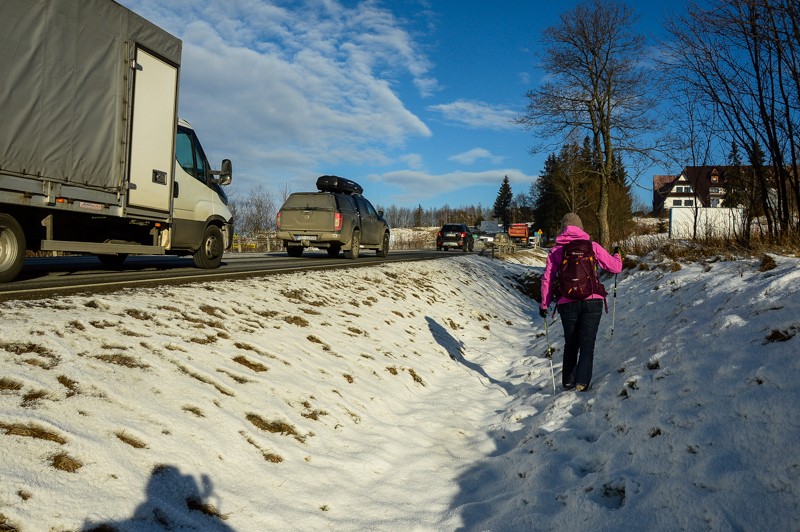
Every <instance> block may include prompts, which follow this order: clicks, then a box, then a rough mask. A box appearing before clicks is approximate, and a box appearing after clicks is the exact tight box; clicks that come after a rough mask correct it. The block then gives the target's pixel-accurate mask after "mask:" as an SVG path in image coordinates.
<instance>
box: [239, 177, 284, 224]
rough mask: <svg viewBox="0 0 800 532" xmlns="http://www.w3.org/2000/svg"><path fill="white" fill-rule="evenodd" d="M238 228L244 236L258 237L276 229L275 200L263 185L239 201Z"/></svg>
mask: <svg viewBox="0 0 800 532" xmlns="http://www.w3.org/2000/svg"><path fill="white" fill-rule="evenodd" d="M236 215H237V217H238V218H237V222H236V225H237V228H238V230H239V232H240V233H241V234H243V235H247V236H251V237H256V236H260V235H263V234H265V233H267V232H269V231H272V230H274V229H275V216H276V215H277V210H276V208H275V200H274V198H273V197H272V194H271V193H270V192H269V191H267V190H266V189H265V188H264V186H263V185H261V184H259V185H256V186H255V187H253V188H252V189H251V190H250V195H249V196H246V197H245V198H244V199H243V200H239V201H237V209H236Z"/></svg>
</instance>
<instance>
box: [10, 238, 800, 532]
mask: <svg viewBox="0 0 800 532" xmlns="http://www.w3.org/2000/svg"><path fill="white" fill-rule="evenodd" d="M774 259H775V261H776V267H775V268H774V269H766V268H761V267H760V266H761V261H760V260H757V259H753V260H741V261H732V262H721V261H720V262H707V263H703V264H697V263H693V264H676V263H672V262H671V261H663V262H662V261H660V260H657V259H655V258H649V259H647V260H645V261H643V262H642V264H643V265H642V266H641V267H639V268H634V269H628V270H625V271H624V272H623V273H622V274H620V276H619V278H618V284H617V297H616V299H614V298H609V307H610V312H609V314H607V315H605V316H604V318H603V322H602V324H601V333H600V337H599V339H598V350H597V356H596V361H595V377H594V385H593V389H592V390H591V391H590V392H589V393H584V394H576V393H574V392H561V391H560V389H559V390H558V393H557V394H555V395H554V393H553V381H552V376H551V366H550V361H549V360H548V359H547V358H544V356H543V355H544V354H545V353H546V351H547V347H548V338H549V342H550V343H551V344H552V346H553V347H555V349H556V354H555V357H554V359H553V363H554V364H553V369H554V371H555V378H556V381H557V382H559V368H560V355H561V346H562V340H561V324H560V323H559V322H558V321H556V322H555V323H552V324H550V325H549V327H548V330H547V333H548V334H545V329H544V326H543V325H544V323H543V321H542V320H541V319H540V318H539V317H538V314H537V313H536V304H535V303H534V302H533V301H532V300H531V299H529V298H528V297H527V296H525V295H524V294H523V293H522V292H521V291H520V290H519V289H518V280H519V279H520V277H521V276H522V275H523V274H525V273H527V272H530V271H531V270H533V271H537V270H540V269H541V267H542V255H540V254H536V253H535V252H525V253H518V254H517V255H516V256H515V259H514V261H513V262H511V261H507V262H504V261H499V260H492V259H489V258H484V257H480V256H478V255H477V254H469V255H464V254H448V255H446V256H445V258H443V259H441V260H433V261H426V262H417V263H405V264H392V265H385V266H376V267H370V268H358V269H352V270H346V271H341V270H340V271H336V272H322V273H321V272H314V273H297V274H291V275H284V276H270V277H267V278H264V279H257V280H248V281H235V282H222V283H208V284H198V285H194V286H183V287H177V288H162V289H136V290H126V291H123V292H119V293H116V294H110V295H102V296H87V297H81V296H75V297H69V298H61V299H58V300H46V301H39V302H8V303H4V305H3V307H2V309H0V318H2V320H0V449H2V453H0V530H22V531H31V532H38V531H46V530H54V531H55V530H57V531H66V530H91V529H93V528H97V529H99V530H162V529H171V530H236V531H263V530H298V531H307V530H392V531H396V530H475V531H478V530H493V531H519V530H580V529H588V530H594V531H599V530H619V529H630V530H769V529H780V530H798V529H800V447H799V446H798V442H799V441H800V416H798V414H797V412H798V408H800V386H798V382H800V363H799V362H798V351H799V350H798V338H797V337H796V336H797V333H798V332H800V302H798V301H800V297H799V296H800V294H798V292H800V268H798V259H796V258H787V257H780V256H778V257H774ZM762 270H763V271H762ZM613 284H614V281H613V278H612V279H609V280H607V281H606V285H607V287H608V288H609V292H611V291H612V288H613ZM612 322H613V325H614V328H613V337H612V335H611V331H612V329H611V326H612Z"/></svg>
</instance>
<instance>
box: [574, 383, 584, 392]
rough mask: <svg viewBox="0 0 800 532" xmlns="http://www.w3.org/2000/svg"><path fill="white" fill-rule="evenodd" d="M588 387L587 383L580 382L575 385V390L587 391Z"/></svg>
mask: <svg viewBox="0 0 800 532" xmlns="http://www.w3.org/2000/svg"><path fill="white" fill-rule="evenodd" d="M586 389H587V386H586V385H585V384H578V385H577V386H575V391H576V392H585V391H586Z"/></svg>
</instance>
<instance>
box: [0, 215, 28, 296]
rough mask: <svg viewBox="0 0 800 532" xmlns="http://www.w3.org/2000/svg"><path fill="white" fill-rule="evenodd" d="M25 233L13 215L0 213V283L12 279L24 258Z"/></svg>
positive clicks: (18, 270)
mask: <svg viewBox="0 0 800 532" xmlns="http://www.w3.org/2000/svg"><path fill="white" fill-rule="evenodd" d="M25 249H26V243H25V233H24V232H23V231H22V226H20V225H19V222H17V220H16V219H14V217H13V216H11V215H8V214H0V283H6V282H8V281H11V280H13V279H14V278H15V277H16V276H17V275H19V272H20V270H22V263H23V261H24V260H25Z"/></svg>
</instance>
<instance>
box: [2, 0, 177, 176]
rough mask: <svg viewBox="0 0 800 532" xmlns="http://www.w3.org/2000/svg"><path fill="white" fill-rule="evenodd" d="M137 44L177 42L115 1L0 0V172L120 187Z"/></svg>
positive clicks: (171, 55)
mask: <svg viewBox="0 0 800 532" xmlns="http://www.w3.org/2000/svg"><path fill="white" fill-rule="evenodd" d="M134 43H136V44H137V45H139V46H143V47H145V48H147V49H149V50H151V51H152V52H154V53H156V54H158V55H159V56H161V57H163V58H164V59H165V60H166V61H169V62H171V63H174V64H175V65H179V64H180V57H181V41H180V40H179V39H177V38H176V37H174V36H172V35H170V34H168V33H167V32H165V31H163V30H162V29H160V28H158V27H157V26H155V25H153V24H152V23H150V22H148V21H147V20H145V19H143V18H142V17H140V16H138V15H136V14H135V13H133V12H132V11H130V10H128V9H127V8H125V7H123V6H121V5H119V4H117V3H116V2H113V1H112V0H80V1H75V0H48V1H41V0H2V2H0V73H2V74H0V76H1V77H2V79H1V80H0V117H2V120H3V125H2V127H0V170H2V171H10V172H15V173H20V174H28V175H36V176H41V177H43V178H46V179H50V180H53V181H58V182H64V183H72V184H80V185H82V186H88V187H92V188H97V189H102V190H115V189H118V188H119V187H120V186H121V184H122V183H123V179H124V168H125V165H124V161H125V156H126V153H127V149H128V147H127V143H126V141H125V139H126V138H127V132H126V129H127V127H128V124H127V119H126V117H127V116H128V113H129V110H127V109H126V105H128V103H127V102H128V97H129V94H128V91H129V90H130V89H129V85H130V77H131V76H130V75H129V74H130V73H129V69H130V68H131V59H130V58H131V57H133V48H134V46H133V45H134Z"/></svg>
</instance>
